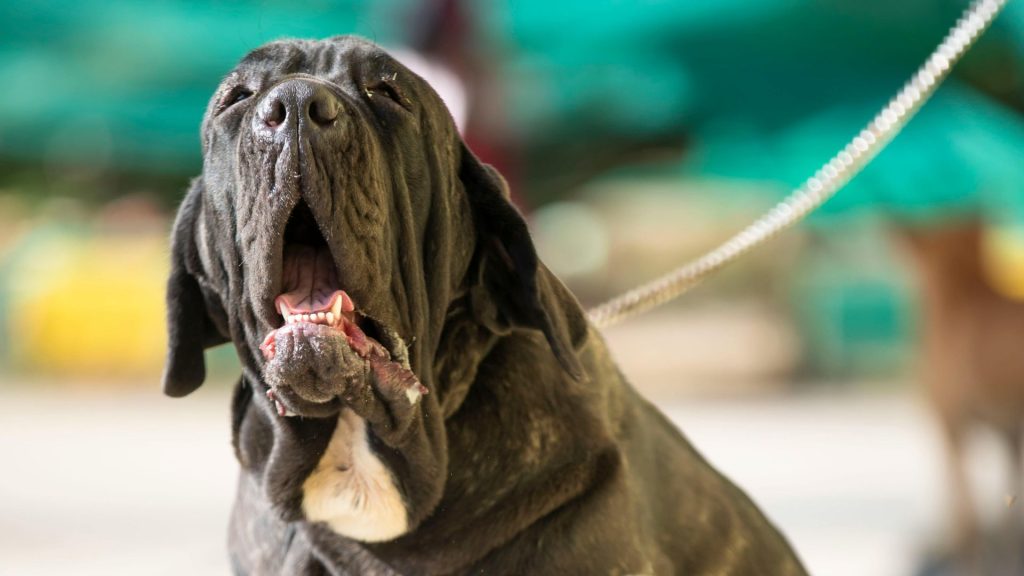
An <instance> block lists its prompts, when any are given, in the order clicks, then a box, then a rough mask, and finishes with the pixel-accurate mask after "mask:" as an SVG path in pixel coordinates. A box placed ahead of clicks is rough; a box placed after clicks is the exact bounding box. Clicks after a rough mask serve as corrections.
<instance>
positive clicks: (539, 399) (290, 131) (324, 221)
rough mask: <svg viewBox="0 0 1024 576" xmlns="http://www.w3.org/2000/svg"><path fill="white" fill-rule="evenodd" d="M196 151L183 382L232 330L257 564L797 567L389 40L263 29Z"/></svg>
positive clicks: (174, 355) (175, 376) (193, 378)
mask: <svg viewBox="0 0 1024 576" xmlns="http://www.w3.org/2000/svg"><path fill="white" fill-rule="evenodd" d="M202 146H203V154H204V165H203V173H202V175H201V176H200V177H198V178H196V179H195V180H194V181H193V183H192V186H191V188H190V190H189V192H188V194H187V195H186V197H185V199H184V201H183V202H182V205H181V207H180V209H179V213H178V217H177V220H176V222H175V229H174V234H173V239H172V271H171V276H170V279H169V282H168V293H167V298H168V318H169V353H168V359H167V367H166V371H165V375H164V387H165V391H166V392H167V393H168V394H169V395H171V396H184V395H186V394H188V393H190V392H191V391H193V390H195V389H196V388H198V387H199V386H200V385H201V384H202V382H203V379H204V377H205V368H204V365H203V351H204V350H205V349H206V348H208V347H210V346H214V345H217V344H220V343H224V342H232V343H233V344H234V346H235V349H236V350H237V352H238V355H239V357H240V359H241V362H242V366H243V374H242V377H241V379H240V381H239V383H238V385H237V387H236V389H235V393H234V399H233V402H232V408H231V409H232V424H233V435H234V445H235V450H236V455H237V458H238V461H239V463H240V465H241V472H240V477H239V485H238V493H237V498H236V502H235V507H234V511H233V513H232V520H231V526H230V537H229V545H230V554H231V559H232V563H233V566H234V570H235V572H236V573H237V574H246V575H270V574H289V575H290V574H295V575H310V576H312V575H328V574H330V575H341V574H410V575H416V574H424V575H426V574H480V573H486V574H659V575H668V574H716V575H725V574H802V573H803V570H802V568H801V567H800V564H799V562H798V560H797V559H796V557H795V556H794V554H793V552H792V551H791V549H790V548H789V546H788V544H787V543H786V542H785V540H784V539H783V537H782V536H781V535H780V534H779V533H778V532H777V531H776V530H775V528H774V527H773V526H772V525H771V524H770V523H769V522H768V521H767V520H766V519H765V518H764V516H763V515H762V514H761V513H760V512H759V511H758V510H757V508H756V507H755V506H754V504H753V503H751V501H750V500H749V499H748V498H747V497H746V496H745V495H744V494H743V493H742V492H741V491H740V490H739V489H737V488H736V487H735V486H733V485H732V484H731V483H729V482H728V481H727V480H726V479H724V478H723V477H722V476H721V475H719V474H718V473H717V472H716V471H715V470H713V469H712V468H711V467H710V466H709V465H708V464H707V463H706V462H705V461H704V460H703V458H702V457H701V456H700V455H699V454H697V453H696V452H695V451H694V449H693V448H692V447H691V446H690V444H689V443H688V442H687V441H686V440H685V438H684V437H683V436H682V435H681V434H680V433H679V432H678V431H677V430H676V429H675V428H674V427H673V426H672V425H671V424H670V423H669V422H668V421H667V420H666V419H665V418H664V417H663V416H662V415H661V414H660V413H659V412H658V411H657V410H656V409H655V408H653V407H652V406H651V405H650V404H648V403H647V402H646V401H644V400H643V399H642V398H641V397H639V396H638V395H637V394H636V392H635V391H634V390H633V389H632V387H630V386H629V384H628V383H627V382H626V381H625V380H624V379H623V377H622V376H621V374H620V373H619V371H618V369H617V368H616V366H615V365H614V363H613V362H612V360H611V359H610V357H609V355H608V352H607V350H606V348H605V345H604V343H603V341H602V339H601V337H600V335H599V334H598V333H597V332H596V331H595V330H593V329H592V328H591V327H590V326H589V325H588V324H587V321H586V318H585V316H584V314H583V312H582V310H581V309H580V306H579V304H578V303H577V302H576V300H575V299H574V298H573V296H572V295H571V294H570V293H569V292H568V291H567V290H566V289H565V287H564V286H563V285H562V284H561V283H560V282H559V281H558V279H557V278H555V277H554V276H553V275H552V274H551V273H550V272H549V271H548V270H547V269H546V268H545V267H544V266H543V264H541V263H540V262H539V261H538V259H537V255H536V252H535V250H534V247H533V244H532V242H531V240H530V237H529V234H528V232H527V228H526V225H525V223H524V221H523V219H522V217H521V216H520V215H519V213H518V212H517V211H516V210H515V208H513V207H512V205H511V204H510V203H509V200H508V193H507V190H506V188H505V184H504V181H503V180H502V179H501V177H500V176H499V175H498V174H497V173H496V172H494V171H493V170H492V169H491V168H490V167H488V166H486V165H483V164H481V163H480V162H479V161H478V160H477V159H476V158H475V157H474V156H473V155H472V153H471V152H470V151H469V150H468V149H467V148H466V147H465V145H464V144H463V143H462V142H461V140H460V139H459V136H458V134H457V133H456V131H455V129H454V124H453V122H452V120H451V118H450V116H449V114H448V112H447V111H446V109H445V107H444V105H443V104H442V103H441V101H440V99H439V98H438V96H437V95H436V94H435V93H434V92H433V90H432V89H431V88H430V87H429V86H427V85H426V84H425V83H424V82H423V80H422V79H420V78H419V77H417V76H415V75H414V74H413V73H411V72H410V71H408V70H407V69H405V68H404V67H403V66H402V65H400V64H399V63H398V62H396V61H395V60H393V59H391V58H390V57H389V56H388V55H387V54H386V53H385V52H383V51H382V50H381V49H380V48H378V47H376V46H375V45H373V44H372V43H370V42H367V41H365V40H362V39H359V38H354V37H337V38H331V39H328V40H324V41H318V42H312V41H297V40H289V41H280V42H275V43H271V44H268V45H266V46H263V47H261V48H259V49H257V50H255V51H254V52H252V53H250V54H249V55H248V56H246V57H245V58H244V59H243V60H242V61H241V63H240V64H239V65H238V67H237V68H236V69H235V70H234V71H232V72H231V73H230V74H229V75H228V76H227V77H226V78H225V80H224V82H223V84H222V86H221V88H220V89H219V90H218V92H217V93H216V94H215V95H214V97H213V99H212V101H211V103H210V106H209V109H208V111H207V114H206V117H205V118H204V121H203V125H202ZM339 293H344V297H342V296H338V294H339ZM333 298H348V300H340V301H339V300H333ZM282 302H284V303H285V304H284V305H282ZM343 304H344V306H343ZM332 306H333V308H332ZM282 309H283V311H282ZM328 312H330V314H331V315H330V316H327V315H326V314H327V313H328ZM293 315H294V317H292V316H293ZM325 486H326V487H327V488H326V489H325V488H324V487H325Z"/></svg>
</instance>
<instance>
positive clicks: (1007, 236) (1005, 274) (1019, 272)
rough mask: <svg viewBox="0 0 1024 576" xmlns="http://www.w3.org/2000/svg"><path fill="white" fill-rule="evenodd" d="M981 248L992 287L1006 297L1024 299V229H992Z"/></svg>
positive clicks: (986, 235)
mask: <svg viewBox="0 0 1024 576" xmlns="http://www.w3.org/2000/svg"><path fill="white" fill-rule="evenodd" d="M982 245H983V254H982V259H983V262H984V266H985V273H986V275H987V276H988V279H989V282H991V283H992V287H993V288H995V289H996V291H998V292H999V293H1001V294H1003V295H1004V296H1006V297H1007V298H1014V299H1017V300H1024V228H1021V227H992V228H989V229H987V230H986V231H985V237H984V241H983V244H982Z"/></svg>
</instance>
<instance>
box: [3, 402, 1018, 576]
mask: <svg viewBox="0 0 1024 576" xmlns="http://www.w3.org/2000/svg"><path fill="white" fill-rule="evenodd" d="M152 388H153V389H154V393H152V394H144V393H140V392H137V391H133V392H127V391H118V390H110V389H107V390H105V391H102V392H95V391H87V390H83V389H80V388H78V389H75V388H71V389H63V390H61V389H55V388H52V387H51V388H46V389H45V390H44V391H42V392H38V391H36V392H34V391H32V389H31V388H27V387H25V386H10V385H2V386H0V463H2V464H0V575H2V576H25V575H31V576H50V575H57V574H76V575H78V576H93V575H95V576H120V575H125V576H128V575H131V576H137V575H138V574H146V575H155V576H159V575H165V574H166V575H175V576H177V575H180V574H190V575H193V576H206V575H211V576H212V575H222V574H227V573H228V569H227V564H226V560H225V553H224V549H225V543H224V541H225V537H224V533H225V524H226V519H227V514H228V509H229V504H230V502H231V497H232V492H233V489H234V486H233V483H234V473H235V464H234V458H233V455H232V451H231V448H230V442H229V428H228V402H229V397H228V391H227V387H225V386H220V387H209V386H208V387H206V388H204V389H202V390H200V391H199V392H198V393H196V394H194V395H193V396H190V397H188V398H186V399H183V400H171V399H165V398H163V397H161V396H159V395H158V394H156V393H155V389H156V384H155V383H154V384H153V386H152ZM663 408H664V409H665V410H666V411H667V412H668V414H669V415H670V416H671V418H672V419H673V420H674V421H675V422H676V423H678V424H679V425H680V426H682V428H683V429H684V430H685V431H686V433H687V434H688V436H689V437H690V439H691V440H692V441H693V442H694V443H695V444H696V445H697V446H698V447H699V448H700V450H701V451H702V452H703V453H704V454H706V455H707V456H708V458H709V459H710V460H711V461H712V462H713V463H714V464H716V465H717V466H719V467H720V468H721V469H722V470H723V471H724V472H725V473H726V474H728V475H729V476H730V477H731V478H733V479H734V480H735V481H736V482H737V483H738V484H740V485H741V486H743V487H744V488H745V489H747V490H748V491H749V492H750V493H751V495H752V496H753V497H754V499H755V500H756V501H757V502H759V503H760V505H761V506H762V507H763V508H764V509H765V510H766V512H767V513H768V515H769V516H770V517H771V518H773V519H774V520H775V521H776V523H778V524H779V525H780V526H781V528H782V529H783V530H784V531H785V532H786V533H787V534H788V536H789V537H790V539H791V541H792V542H793V543H794V546H795V547H796V549H797V551H798V552H799V553H800V555H801V556H802V557H803V559H804V560H805V562H806V563H807V566H808V568H809V569H810V570H811V572H812V573H814V574H823V575H826V574H827V575H831V576H847V575H848V576H863V575H865V574H871V575H875V576H887V575H894V576H896V575H906V574H909V573H910V572H911V570H912V567H913V566H914V565H915V563H916V559H917V556H918V554H919V553H920V552H921V551H922V550H923V548H924V547H925V545H926V543H928V542H931V541H932V540H934V539H935V538H937V537H939V536H941V533H942V527H943V525H944V524H943V519H944V515H943V513H942V511H941V510H942V505H943V504H944V500H943V496H944V483H943V477H942V472H943V466H942V459H941V456H942V455H941V452H940V451H939V445H938V442H937V441H936V436H935V434H934V430H933V425H932V422H931V420H930V418H929V415H928V414H927V412H925V410H924V409H923V407H922V406H921V405H920V403H919V402H918V401H917V399H916V397H914V396H913V395H911V394H909V393H906V394H895V395H894V394H891V393H885V394H882V393H876V394H873V395H854V396H851V395H847V394H838V393H831V394H824V395H822V394H815V395H802V396H794V397H779V396H773V397H767V398H765V397H762V398H761V399H753V400H752V399H746V400H722V399H719V400H676V401H672V402H670V403H667V404H664V405H663ZM982 444H983V445H982V446H981V448H982V450H981V451H980V453H979V454H977V455H976V457H975V458H974V470H975V471H977V472H980V473H981V474H980V476H982V478H981V480H982V491H983V492H985V494H987V495H986V496H985V498H986V502H987V505H988V506H989V508H991V509H995V508H998V507H999V506H1001V505H1002V501H1003V498H1002V492H1000V489H1001V487H1000V486H999V483H998V479H999V478H1000V475H999V470H1000V468H999V459H998V457H997V456H998V455H997V453H996V450H995V449H994V447H993V446H992V445H991V443H987V444H986V443H984V442H983V443H982Z"/></svg>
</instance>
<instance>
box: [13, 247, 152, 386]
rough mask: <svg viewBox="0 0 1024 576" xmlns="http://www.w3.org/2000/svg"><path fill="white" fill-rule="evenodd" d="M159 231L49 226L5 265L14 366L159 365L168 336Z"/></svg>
mask: <svg viewBox="0 0 1024 576" xmlns="http://www.w3.org/2000/svg"><path fill="white" fill-rule="evenodd" d="M168 262H169V256H168V249H167V238H166V236H165V235H164V234H162V233H159V234H158V233H153V234H109V235H98V236H84V237H83V236H76V235H65V234H53V235H50V236H48V237H46V238H43V239H39V240H38V241H36V242H34V243H33V244H32V245H31V246H29V247H27V248H26V249H25V251H23V252H22V253H21V254H19V257H18V258H17V260H16V261H15V262H14V264H13V266H12V268H11V269H10V270H9V273H10V278H9V282H10V299H9V301H8V302H7V305H8V306H9V320H10V324H9V329H10V340H11V348H12V352H13V358H12V359H13V361H14V363H15V365H16V366H18V367H19V368H26V369H30V370H32V371H41V372H46V373H50V374H59V375H68V376H71V375H73V376H85V377H110V376H117V377H129V376H131V377H139V376H153V377H156V375H158V374H159V373H160V370H161V367H162V364H163V355H164V348H165V342H166V335H165V334H164V330H165V329H164V303H163V293H164V284H165V281H166V278H167V270H168V266H169V264H168Z"/></svg>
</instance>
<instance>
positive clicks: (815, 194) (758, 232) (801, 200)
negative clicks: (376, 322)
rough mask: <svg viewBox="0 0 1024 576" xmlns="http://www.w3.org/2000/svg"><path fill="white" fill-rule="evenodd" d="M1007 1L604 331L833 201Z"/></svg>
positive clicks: (951, 37) (976, 18)
mask: <svg viewBox="0 0 1024 576" xmlns="http://www.w3.org/2000/svg"><path fill="white" fill-rule="evenodd" d="M1007 1H1008V0H976V1H975V2H974V3H972V4H971V5H970V6H969V7H968V8H967V10H965V11H964V13H963V15H962V16H961V17H960V19H959V20H957V23H956V25H955V26H953V28H952V29H951V30H950V31H949V34H948V35H947V36H946V37H945V39H943V41H942V43H941V44H939V46H938V48H936V49H935V51H934V52H932V54H931V56H929V57H928V60H926V61H925V63H924V64H923V65H922V66H921V67H920V68H919V69H918V70H917V73H916V74H914V76H913V77H912V78H911V79H910V80H909V81H908V82H907V83H906V84H905V85H904V86H903V88H902V89H901V90H900V91H899V93H897V94H896V96H895V97H894V98H893V99H892V100H890V101H889V103H888V104H887V105H886V106H885V108H883V109H882V111H881V112H879V113H878V115H877V116H875V117H874V119H873V120H872V121H871V122H870V123H869V124H868V125H867V126H866V127H865V128H864V129H863V130H861V131H860V133H859V134H857V136H855V137H854V138H853V140H851V141H850V143H849V144H847V145H846V147H845V148H843V149H842V150H840V151H839V153H838V154H836V155H835V156H833V157H832V159H831V160H829V161H828V163H826V164H825V165H824V166H822V167H821V169H820V170H818V171H817V172H815V173H814V176H811V177H810V178H808V179H807V181H805V182H804V183H803V184H802V185H800V187H799V188H797V189H796V190H795V191H793V192H792V193H791V194H790V195H789V196H788V197H786V198H785V199H784V200H782V201H781V202H779V203H778V204H776V205H775V207H774V208H772V209H771V210H770V211H769V212H768V213H767V214H765V215H764V216H762V217H761V218H759V219H758V220H756V221H755V222H754V223H753V224H751V225H749V226H747V227H746V228H745V229H743V230H742V231H741V232H739V233H738V234H736V235H735V236H733V237H732V238H730V239H729V240H727V241H726V242H725V243H723V244H721V245H720V246H719V247H717V248H715V249H714V250H712V251H710V252H708V253H707V254H705V255H704V256H701V257H700V258H698V259H696V260H693V261H691V262H689V263H687V264H684V265H683V266H681V267H679V268H677V269H675V270H674V271H672V272H670V273H668V274H666V275H664V276H662V277H660V278H657V279H655V280H653V281H651V282H649V283H647V284H644V285H642V286H639V287H638V288H634V289H633V290H630V291H629V292H626V293H625V294H622V295H621V296H618V297H616V298H613V299H612V300H610V301H608V302H606V303H604V304H602V305H600V306H597V307H595V308H592V309H591V310H590V311H589V312H588V314H589V316H590V320H591V322H593V323H594V324H595V325H597V326H598V327H600V328H604V327H608V326H611V325H613V324H617V323H618V322H620V321H622V320H624V319H626V318H629V317H630V316H634V315H636V314H640V313H641V312H644V311H647V310H650V309H651V308H654V307H656V306H660V305H661V304H664V303H666V302H668V301H670V300H672V299H674V298H676V297H678V296H680V295H681V294H683V293H684V292H686V291H688V290H689V289H690V288H693V287H694V286H696V285H697V284H698V283H699V282H700V281H701V280H703V279H704V278H706V277H707V276H708V275H710V274H711V273H713V272H716V271H717V270H719V269H720V268H722V267H724V266H725V265H726V264H729V263H730V262H732V261H734V260H736V259H737V258H739V257H740V256H742V255H744V254H746V253H747V252H748V251H750V250H751V249H753V248H755V247H757V246H758V245H760V244H762V243H764V242H765V241H767V240H769V239H771V238H772V237H773V236H775V235H776V234H778V233H779V232H781V231H782V230H785V229H786V228H788V227H790V226H792V225H793V224H796V223H797V222H799V221H800V220H803V219H804V217H806V216H807V215H808V214H810V213H811V212H812V211H814V210H815V209H816V208H818V207H819V206H821V205H822V203H824V202H825V201H826V200H828V199H829V198H831V197H832V196H833V195H834V194H835V193H836V192H837V191H838V190H839V189H840V188H842V187H843V186H844V185H846V183H847V182H849V181H850V179H852V178H853V177H854V176H856V175H857V173H858V172H860V171H861V170H862V169H863V168H864V166H866V165H867V164H868V162H870V161H871V160H872V158H874V157H875V155H876V154H878V153H879V152H880V151H881V150H882V149H883V148H885V146H886V144H888V143H889V141H890V140H892V138H893V137H894V136H896V134H898V133H899V131H900V130H901V129H902V128H903V126H904V125H905V124H906V123H907V121H908V120H910V118H911V117H913V115H914V114H915V113H916V112H917V111H918V109H920V108H921V106H922V105H923V104H924V103H925V102H926V101H927V100H928V98H929V97H930V96H931V95H932V93H934V92H935V89H936V88H938V87H939V84H941V83H942V81H943V80H944V79H945V78H946V76H947V75H948V74H949V71H950V69H951V68H952V67H953V65H954V64H956V62H957V61H958V60H959V59H960V57H961V56H962V55H963V54H964V53H965V52H966V51H967V50H968V48H970V47H971V45H972V44H974V41H975V40H977V39H978V37H979V36H981V34H982V32H984V31H985V29H986V28H987V27H988V25H989V24H991V23H992V20H993V19H994V18H995V17H996V15H998V14H999V11H1000V10H1002V9H1003V6H1004V5H1005V4H1006V2H1007Z"/></svg>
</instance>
